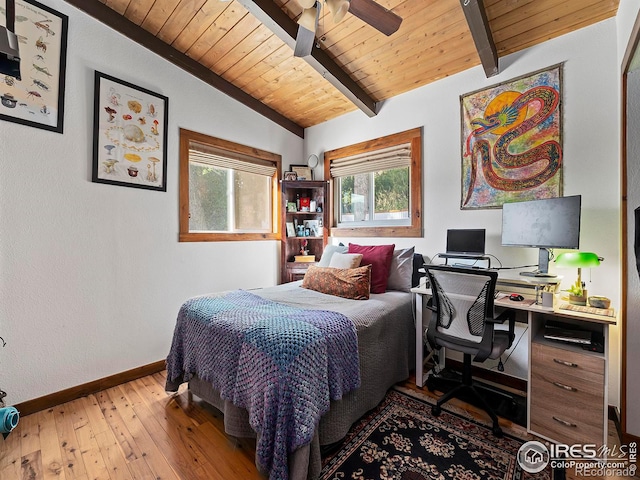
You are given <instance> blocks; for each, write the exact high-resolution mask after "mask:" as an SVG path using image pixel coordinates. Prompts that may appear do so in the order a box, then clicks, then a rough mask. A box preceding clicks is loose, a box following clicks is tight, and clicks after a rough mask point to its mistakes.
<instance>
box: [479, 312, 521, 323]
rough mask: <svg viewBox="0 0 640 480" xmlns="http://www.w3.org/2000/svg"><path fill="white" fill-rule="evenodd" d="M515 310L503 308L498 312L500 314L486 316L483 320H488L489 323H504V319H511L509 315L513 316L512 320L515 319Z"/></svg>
mask: <svg viewBox="0 0 640 480" xmlns="http://www.w3.org/2000/svg"><path fill="white" fill-rule="evenodd" d="M515 313H516V312H515V311H513V310H505V311H503V312H501V313H500V315H498V316H497V317H495V318H491V317H489V318H487V319H486V320H485V321H486V322H489V323H504V321H505V320H507V319H511V317H513V320H514V321H515Z"/></svg>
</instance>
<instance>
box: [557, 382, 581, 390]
mask: <svg viewBox="0 0 640 480" xmlns="http://www.w3.org/2000/svg"><path fill="white" fill-rule="evenodd" d="M551 383H553V384H554V385H555V386H556V387H560V388H562V389H564V390H568V391H570V392H577V391H578V389H577V388H575V387H570V386H569V385H565V384H564V383H560V382H551Z"/></svg>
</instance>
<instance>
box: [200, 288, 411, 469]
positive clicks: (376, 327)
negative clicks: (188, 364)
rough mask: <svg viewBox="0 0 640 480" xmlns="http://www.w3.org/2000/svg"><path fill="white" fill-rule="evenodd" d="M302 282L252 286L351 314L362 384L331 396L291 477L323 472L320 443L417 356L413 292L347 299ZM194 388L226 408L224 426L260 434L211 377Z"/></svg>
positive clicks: (285, 299) (280, 298) (264, 293)
mask: <svg viewBox="0 0 640 480" xmlns="http://www.w3.org/2000/svg"><path fill="white" fill-rule="evenodd" d="M300 284H301V282H292V283H288V284H283V285H278V286H276V287H269V288H265V289H261V290H253V291H252V293H254V294H256V295H259V296H261V297H263V298H266V299H269V300H273V301H276V302H280V303H283V304H286V305H291V306H295V307H301V308H309V309H317V310H332V311H336V312H340V313H342V314H344V315H346V316H347V317H349V318H350V319H351V321H352V322H353V323H354V324H355V326H356V331H357V335H358V349H359V353H360V375H361V386H360V388H358V389H357V390H355V391H352V392H350V393H348V394H346V395H345V396H344V397H343V398H342V399H341V400H337V401H332V402H331V405H330V410H329V412H327V413H326V414H325V415H324V416H323V417H322V419H321V421H320V424H319V425H318V428H317V429H316V433H315V435H314V438H313V441H312V442H311V443H310V444H308V445H304V446H302V447H300V448H298V449H297V450H296V451H295V452H293V453H292V454H291V455H290V457H289V478H291V479H293V480H304V479H307V478H309V479H311V478H316V477H317V476H318V475H319V473H320V445H328V444H331V443H335V442H337V441H339V440H341V439H342V438H343V437H344V436H345V435H346V434H347V432H348V431H349V428H350V427H351V425H352V424H353V422H355V421H356V420H358V419H359V418H360V417H361V416H362V415H363V414H364V413H366V412H367V411H368V410H371V409H372V408H374V407H375V406H376V405H377V404H378V403H379V402H380V401H381V400H382V398H383V397H384V395H385V393H386V391H387V390H388V389H389V387H391V386H392V385H393V384H394V383H397V382H399V381H402V380H404V379H406V378H407V377H408V376H409V371H410V369H411V367H412V366H413V361H414V358H415V353H414V352H415V338H414V335H415V333H414V323H413V302H412V300H411V294H410V293H405V292H395V291H393V292H391V291H390V292H387V293H384V294H372V295H371V298H370V299H369V300H348V299H344V298H341V297H335V296H332V295H326V294H322V293H319V292H315V291H313V290H307V289H303V288H301V287H300ZM189 388H190V391H191V392H192V393H194V394H196V395H197V396H199V397H201V398H203V399H204V400H206V401H207V402H208V403H210V404H212V405H214V406H215V407H217V408H218V409H219V410H221V411H222V412H223V413H224V421H225V430H226V432H227V433H228V434H229V435H232V436H236V437H255V436H256V433H255V432H254V431H253V430H252V429H251V427H250V425H249V418H248V414H247V412H246V410H244V409H242V408H238V407H237V406H235V405H233V404H232V403H231V402H229V401H224V400H222V399H221V398H220V395H219V392H218V391H216V390H215V389H214V388H213V386H212V385H211V384H209V383H207V382H204V381H202V380H201V379H199V378H197V377H196V378H194V379H192V380H191V381H190V382H189Z"/></svg>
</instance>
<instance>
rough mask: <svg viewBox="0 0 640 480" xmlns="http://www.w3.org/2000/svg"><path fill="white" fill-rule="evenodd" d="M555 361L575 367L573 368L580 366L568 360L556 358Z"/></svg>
mask: <svg viewBox="0 0 640 480" xmlns="http://www.w3.org/2000/svg"><path fill="white" fill-rule="evenodd" d="M553 361H554V362H556V363H559V364H560V365H564V366H565V367H573V368H577V367H578V364H577V363H571V362H567V361H566V360H558V359H557V358H554V359H553Z"/></svg>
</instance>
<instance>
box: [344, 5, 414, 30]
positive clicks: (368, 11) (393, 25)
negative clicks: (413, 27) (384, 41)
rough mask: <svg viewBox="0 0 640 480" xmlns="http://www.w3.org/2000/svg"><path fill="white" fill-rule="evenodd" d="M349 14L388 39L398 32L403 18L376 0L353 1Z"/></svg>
mask: <svg viewBox="0 0 640 480" xmlns="http://www.w3.org/2000/svg"><path fill="white" fill-rule="evenodd" d="M349 12H350V13H352V14H353V15H355V16H356V17H358V18H359V19H360V20H362V21H364V22H366V23H368V24H369V25H371V26H372V27H373V28H375V29H376V30H378V31H380V32H382V33H384V34H385V35H386V36H387V37H388V36H389V35H391V34H393V33H395V32H397V31H398V29H399V28H400V24H401V23H402V17H399V16H398V15H396V14H395V13H393V12H392V11H391V10H387V9H386V8H384V7H383V6H382V5H380V4H378V3H376V2H374V0H351V4H350V5H349Z"/></svg>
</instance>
